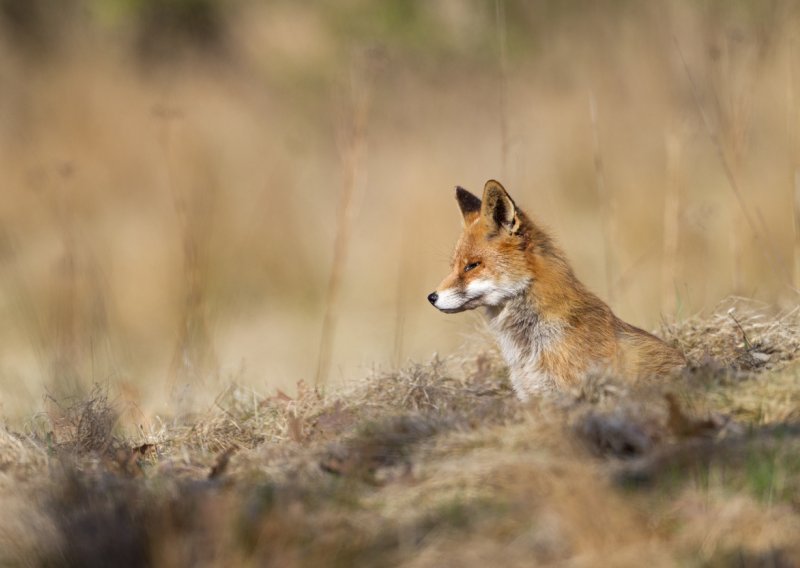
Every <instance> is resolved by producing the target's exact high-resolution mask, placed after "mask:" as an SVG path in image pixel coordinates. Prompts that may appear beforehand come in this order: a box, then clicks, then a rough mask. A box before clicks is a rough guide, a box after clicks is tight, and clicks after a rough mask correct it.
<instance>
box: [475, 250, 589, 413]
mask: <svg viewBox="0 0 800 568" xmlns="http://www.w3.org/2000/svg"><path fill="white" fill-rule="evenodd" d="M543 262H548V263H551V265H550V266H548V267H546V269H543V270H540V271H538V272H539V274H542V275H544V277H540V278H538V279H536V278H535V279H534V280H533V281H532V282H531V284H530V285H529V286H528V287H527V288H526V289H525V290H524V291H522V292H521V293H520V294H518V295H516V296H514V297H513V298H511V299H509V300H508V301H507V302H506V303H505V304H503V305H501V306H496V307H490V308H488V309H487V316H488V319H489V328H490V329H491V331H492V332H493V334H494V336H495V339H496V340H497V343H498V346H499V347H500V351H501V352H502V354H503V358H504V359H505V362H506V364H507V365H508V367H509V371H510V376H511V382H512V384H513V386H514V390H515V391H516V393H517V395H518V397H519V398H520V399H522V400H525V399H527V398H528V397H529V396H531V395H536V394H538V393H541V392H544V391H548V390H552V389H553V388H554V387H555V386H556V385H557V384H558V383H559V381H560V380H561V379H560V378H559V377H557V376H555V374H554V369H550V368H548V366H547V365H546V363H545V360H547V359H548V357H546V356H545V357H544V358H543V357H542V355H543V354H546V353H547V352H548V351H551V350H558V349H559V346H561V344H562V343H563V342H564V341H565V340H567V335H568V334H569V327H570V325H569V323H568V322H570V321H571V319H572V318H571V316H573V315H574V314H573V310H574V309H575V307H576V306H581V305H585V304H587V303H589V304H594V303H595V302H598V303H599V304H601V305H602V302H601V301H600V300H599V299H597V298H596V297H595V296H594V295H592V294H591V293H590V292H589V291H588V290H587V289H586V288H585V287H584V286H583V285H582V284H581V283H580V281H578V280H577V278H575V276H574V274H573V273H572V270H571V269H570V267H569V265H568V264H567V263H566V261H564V260H563V257H561V256H555V257H551V258H549V259H546V260H545V261H543Z"/></svg>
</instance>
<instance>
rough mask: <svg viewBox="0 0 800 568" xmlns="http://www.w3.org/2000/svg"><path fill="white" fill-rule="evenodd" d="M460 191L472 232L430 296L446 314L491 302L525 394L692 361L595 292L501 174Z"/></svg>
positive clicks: (498, 333) (488, 306)
mask: <svg viewBox="0 0 800 568" xmlns="http://www.w3.org/2000/svg"><path fill="white" fill-rule="evenodd" d="M456 200H457V202H458V205H459V208H460V209H461V214H462V216H463V221H464V231H463V233H462V235H461V237H460V239H459V240H458V243H457V244H456V249H455V252H454V253H453V259H452V263H451V272H450V274H449V275H447V277H445V279H444V280H443V281H442V283H441V284H440V285H439V287H438V288H437V289H436V291H435V292H433V293H431V294H430V295H429V296H428V300H429V301H430V302H431V304H433V305H434V306H435V307H436V308H437V309H439V310H441V311H443V312H445V313H456V312H462V311H465V310H471V309H475V308H479V307H483V308H485V310H486V314H487V316H488V318H489V327H490V329H491V330H492V332H493V333H494V335H495V337H496V339H497V342H498V344H499V347H500V350H501V352H502V354H503V357H504V359H505V361H506V363H507V364H508V366H509V371H510V375H511V381H512V384H513V386H514V390H515V392H516V394H517V396H518V397H519V398H520V399H522V400H525V399H527V398H529V397H530V396H532V395H536V394H539V393H542V392H546V391H548V390H554V389H562V388H565V387H569V386H572V385H575V384H577V383H578V382H579V381H580V380H581V379H582V378H583V377H584V376H585V375H586V373H588V372H611V373H614V374H617V375H620V376H623V377H626V378H630V379H637V378H641V377H648V376H657V375H663V374H666V373H668V372H670V371H672V370H673V369H676V368H679V367H681V366H683V365H684V364H685V359H684V357H683V355H682V354H681V353H680V352H679V351H678V350H676V349H674V348H673V347H670V346H669V345H667V344H666V343H664V342H663V341H661V340H660V339H658V338H657V337H655V336H654V335H651V334H649V333H647V332H646V331H643V330H641V329H639V328H637V327H635V326H633V325H630V324H628V323H625V322H623V321H622V320H620V319H619V318H618V317H617V316H615V315H614V313H613V312H612V311H611V309H610V308H609V307H608V306H607V305H606V304H605V303H604V302H603V301H602V300H600V298H598V297H597V296H595V295H594V294H593V293H591V292H590V291H589V290H588V289H587V288H586V287H585V286H584V285H583V284H582V283H581V282H580V281H579V280H578V279H577V278H576V277H575V275H574V273H573V271H572V268H571V267H570V265H569V263H568V262H567V260H566V258H565V256H564V254H563V253H562V252H561V250H559V248H558V247H557V246H556V245H555V243H554V242H553V240H552V239H551V238H550V236H549V235H547V234H546V233H545V232H544V231H543V230H541V229H540V228H539V227H538V226H537V225H536V224H535V223H533V222H532V221H531V219H530V218H529V217H528V216H527V215H526V214H525V213H523V212H522V211H521V210H520V209H519V208H517V206H516V204H515V203H514V201H513V200H512V199H511V197H510V196H509V195H508V193H507V192H506V190H505V189H504V188H503V186H502V185H500V183H498V182H496V181H494V180H490V181H488V182H486V186H485V187H484V191H483V199H479V198H478V197H477V196H475V195H473V194H471V193H470V192H468V191H466V190H465V189H463V188H460V187H459V188H456Z"/></svg>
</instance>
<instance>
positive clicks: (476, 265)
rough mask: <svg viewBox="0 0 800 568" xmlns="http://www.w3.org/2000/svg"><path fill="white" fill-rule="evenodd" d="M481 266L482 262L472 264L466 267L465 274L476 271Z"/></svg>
mask: <svg viewBox="0 0 800 568" xmlns="http://www.w3.org/2000/svg"><path fill="white" fill-rule="evenodd" d="M480 265H481V263H480V262H471V263H469V264H468V265H466V266H465V267H464V272H469V271H470V270H475V269H476V268H478V267H479V266H480Z"/></svg>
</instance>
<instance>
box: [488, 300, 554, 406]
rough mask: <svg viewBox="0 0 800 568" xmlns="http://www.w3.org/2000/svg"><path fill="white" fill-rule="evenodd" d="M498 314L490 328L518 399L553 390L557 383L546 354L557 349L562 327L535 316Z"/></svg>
mask: <svg viewBox="0 0 800 568" xmlns="http://www.w3.org/2000/svg"><path fill="white" fill-rule="evenodd" d="M503 315H504V314H502V313H501V314H498V316H497V317H495V318H493V319H492V320H490V327H491V329H492V332H493V334H494V337H495V340H496V341H497V344H498V347H499V348H500V352H501V353H502V355H503V359H504V360H505V362H506V364H507V365H508V367H509V373H510V378H511V384H512V385H513V387H514V391H515V392H516V394H517V396H518V397H519V398H520V399H521V400H526V399H527V398H529V397H530V396H531V395H535V394H537V393H542V392H545V391H549V390H552V389H553V388H555V386H556V385H557V384H558V383H559V382H560V381H559V380H558V376H557V372H558V370H557V369H553V368H550V365H548V363H547V361H548V360H552V359H553V358H552V357H549V356H548V355H550V354H552V353H554V352H555V351H557V350H558V349H559V344H560V343H561V341H562V339H563V332H564V329H563V326H562V325H559V324H553V323H545V322H542V321H540V320H539V319H538V318H537V317H535V316H529V317H525V318H520V317H519V316H518V315H517V316H514V315H507V316H506V317H503Z"/></svg>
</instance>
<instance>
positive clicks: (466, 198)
mask: <svg viewBox="0 0 800 568" xmlns="http://www.w3.org/2000/svg"><path fill="white" fill-rule="evenodd" d="M456 201H458V208H459V209H461V215H462V216H463V217H464V226H467V225H469V224H470V223H472V222H473V221H474V220H475V219H477V218H478V216H479V215H480V214H481V200H480V199H478V198H477V197H476V196H475V195H473V194H471V193H470V192H469V191H467V190H466V189H464V188H463V187H461V186H458V187H456Z"/></svg>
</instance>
